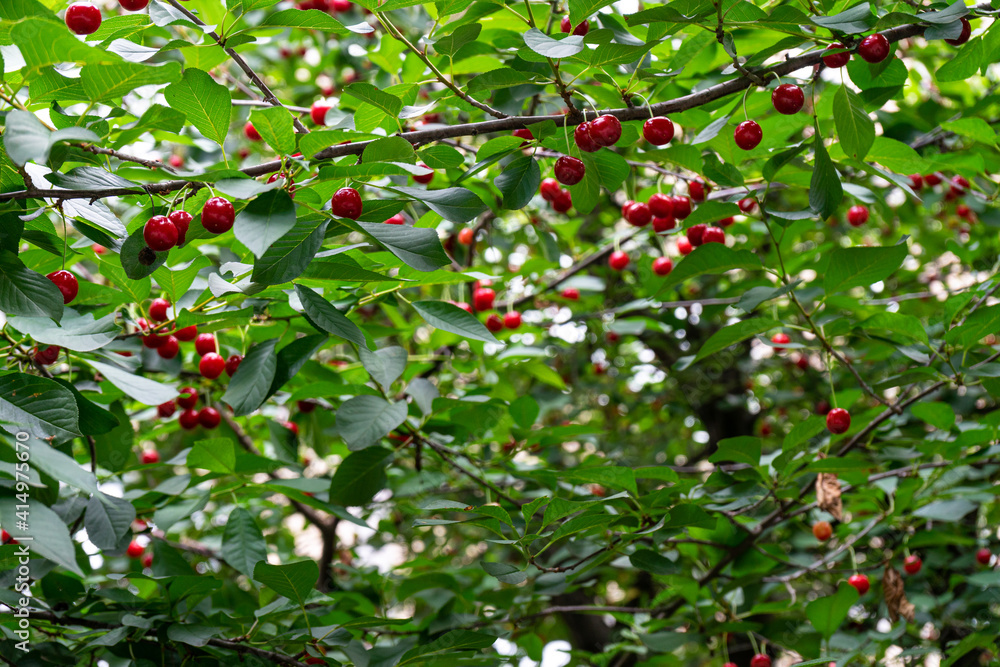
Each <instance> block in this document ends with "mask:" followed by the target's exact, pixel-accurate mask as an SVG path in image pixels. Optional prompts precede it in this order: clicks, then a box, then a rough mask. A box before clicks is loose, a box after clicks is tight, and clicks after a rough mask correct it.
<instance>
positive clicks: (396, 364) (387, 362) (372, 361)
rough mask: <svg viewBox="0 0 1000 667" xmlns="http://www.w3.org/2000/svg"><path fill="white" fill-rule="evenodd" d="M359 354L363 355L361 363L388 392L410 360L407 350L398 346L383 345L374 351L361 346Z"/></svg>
mask: <svg viewBox="0 0 1000 667" xmlns="http://www.w3.org/2000/svg"><path fill="white" fill-rule="evenodd" d="M358 356H359V357H361V363H362V364H363V365H364V367H365V370H366V371H368V374H369V375H371V376H372V379H373V380H375V381H376V382H378V383H379V385H380V386H381V387H382V389H384V390H386V391H387V392H388V390H389V388H390V387H392V383H393V382H395V381H396V380H398V379H399V378H400V376H401V375H402V374H403V371H405V370H406V363H407V361H408V360H409V354H407V352H406V350H404V349H403V348H401V347H398V346H393V347H383V348H382V349H380V350H376V351H374V352H371V351H369V349H368V348H367V347H359V348H358Z"/></svg>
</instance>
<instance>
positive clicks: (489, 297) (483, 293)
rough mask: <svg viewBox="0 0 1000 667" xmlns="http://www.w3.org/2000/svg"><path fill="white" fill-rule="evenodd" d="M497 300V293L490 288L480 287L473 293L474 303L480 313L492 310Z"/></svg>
mask: <svg viewBox="0 0 1000 667" xmlns="http://www.w3.org/2000/svg"><path fill="white" fill-rule="evenodd" d="M495 298H496V292H494V291H493V289H492V288H490V287H480V288H479V289H477V290H476V291H475V292H473V293H472V303H473V305H474V306H475V308H476V310H478V311H480V312H482V311H484V310H490V309H492V308H493V300H494V299H495Z"/></svg>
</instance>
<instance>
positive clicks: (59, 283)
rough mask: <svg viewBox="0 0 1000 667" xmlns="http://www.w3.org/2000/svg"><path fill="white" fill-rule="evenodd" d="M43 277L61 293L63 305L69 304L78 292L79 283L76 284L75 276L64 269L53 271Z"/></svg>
mask: <svg viewBox="0 0 1000 667" xmlns="http://www.w3.org/2000/svg"><path fill="white" fill-rule="evenodd" d="M45 277H46V278H48V279H49V280H51V281H52V282H53V283H54V284H55V286H56V287H58V288H59V291H60V292H62V296H63V304H64V305H65V304H69V303H70V302H71V301H72V300H73V299H75V298H76V295H77V293H79V291H80V283H78V282H77V280H76V276H74V275H73V274H72V273H70V272H69V271H67V270H66V269H61V270H59V271H53V272H52V273H50V274H48V275H47V276H45Z"/></svg>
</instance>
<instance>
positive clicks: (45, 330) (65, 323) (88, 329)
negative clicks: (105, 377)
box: [0, 257, 121, 352]
mask: <svg viewBox="0 0 1000 667" xmlns="http://www.w3.org/2000/svg"><path fill="white" fill-rule="evenodd" d="M0 262H2V257H0ZM0 268H2V264H0ZM0 276H2V274H0ZM0 280H2V278H0ZM45 282H47V283H49V284H51V281H50V280H49V279H48V278H45ZM0 295H2V292H0ZM61 299H62V297H61V296H60V300H61ZM0 310H4V309H3V308H0ZM5 312H6V311H5ZM7 322H8V324H10V326H12V327H14V328H15V329H17V330H18V331H20V332H21V333H23V334H27V335H28V336H31V338H32V339H34V341H35V342H36V343H42V344H45V345H58V346H60V347H65V348H67V349H70V350H73V351H75V352H91V351H93V350H97V349H100V348H102V347H104V346H105V345H107V344H108V343H110V342H111V341H113V340H114V339H115V337H116V336H117V335H118V334H119V333H120V332H121V327H120V326H119V325H118V324H116V323H115V316H114V314H113V313H112V314H110V315H107V316H106V317H102V318H101V319H99V320H95V319H94V316H93V314H91V313H87V314H85V315H78V314H76V313H73V312H72V311H69V312H68V313H67V315H66V316H65V317H63V318H62V320H61V321H60V323H59V325H58V326H53V323H52V320H50V319H49V318H47V317H44V318H43V317H9V318H8V319H7Z"/></svg>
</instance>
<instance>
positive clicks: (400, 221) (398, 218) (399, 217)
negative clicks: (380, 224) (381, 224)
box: [385, 213, 406, 225]
mask: <svg viewBox="0 0 1000 667" xmlns="http://www.w3.org/2000/svg"><path fill="white" fill-rule="evenodd" d="M385 224H387V225H405V224H406V218H404V217H403V214H402V213H397V214H396V215H394V216H392V217H391V218H389V219H388V220H386V221H385Z"/></svg>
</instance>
